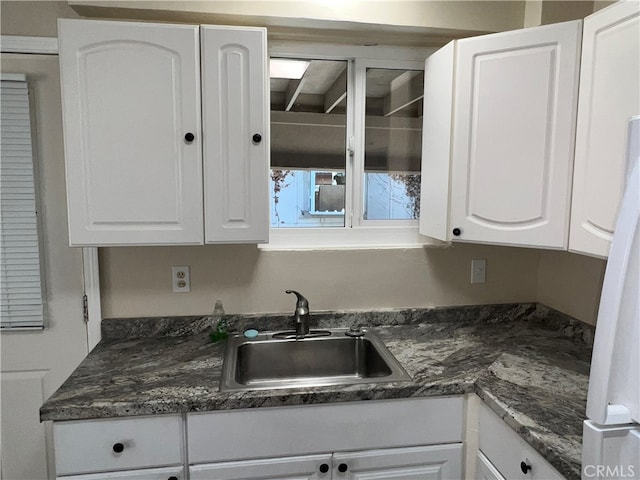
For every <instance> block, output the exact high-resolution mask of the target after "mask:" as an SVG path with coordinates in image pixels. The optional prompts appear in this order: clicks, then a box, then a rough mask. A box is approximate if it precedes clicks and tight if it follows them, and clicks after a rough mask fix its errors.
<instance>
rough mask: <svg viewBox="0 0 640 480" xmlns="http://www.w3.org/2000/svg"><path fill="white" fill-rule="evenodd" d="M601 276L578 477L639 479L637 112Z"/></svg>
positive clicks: (631, 124)
mask: <svg viewBox="0 0 640 480" xmlns="http://www.w3.org/2000/svg"><path fill="white" fill-rule="evenodd" d="M627 172H628V174H627V182H626V188H625V193H624V196H623V199H622V203H621V206H620V211H619V213H618V219H617V222H616V226H615V231H614V235H613V242H612V244H611V250H610V253H609V260H608V262H607V268H606V271H605V276H604V284H603V287H602V296H601V299H600V308H599V310H598V321H597V323H596V334H595V340H594V346H593V356H592V358H591V373H590V377H589V394H588V397H587V420H585V422H584V426H583V437H582V442H583V445H582V478H583V480H586V479H598V480H604V479H606V480H610V479H616V480H618V479H626V480H629V479H634V480H635V479H640V116H637V117H633V118H632V119H631V121H630V122H629V135H628V146H627Z"/></svg>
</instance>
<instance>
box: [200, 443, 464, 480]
mask: <svg viewBox="0 0 640 480" xmlns="http://www.w3.org/2000/svg"><path fill="white" fill-rule="evenodd" d="M461 459H462V444H460V443H456V444H450V445H432V446H426V447H408V448H388V449H380V450H367V451H363V452H349V453H334V454H321V455H307V456H301V457H284V458H269V459H259V460H244V461H237V462H223V463H218V464H205V465H193V466H191V467H190V469H189V472H190V478H191V480H252V479H266V478H269V479H275V478H277V479H280V480H284V479H286V480H302V479H326V480H329V479H332V480H341V479H345V480H346V479H353V480H356V479H357V480H365V479H381V478H384V479H386V480H396V479H398V480H400V479H402V480H412V479H413V480H429V479H434V480H436V479H438V480H439V479H459V478H462V477H461Z"/></svg>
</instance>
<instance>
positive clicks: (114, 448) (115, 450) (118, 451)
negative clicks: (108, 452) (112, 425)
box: [112, 442, 124, 453]
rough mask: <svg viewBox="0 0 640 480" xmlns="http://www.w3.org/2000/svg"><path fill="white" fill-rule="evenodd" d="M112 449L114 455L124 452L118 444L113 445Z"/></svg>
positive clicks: (120, 444) (122, 447) (122, 446)
mask: <svg viewBox="0 0 640 480" xmlns="http://www.w3.org/2000/svg"><path fill="white" fill-rule="evenodd" d="M112 448H113V451H114V452H116V453H122V452H124V445H123V444H122V443H120V442H118V443H114V444H113V447H112Z"/></svg>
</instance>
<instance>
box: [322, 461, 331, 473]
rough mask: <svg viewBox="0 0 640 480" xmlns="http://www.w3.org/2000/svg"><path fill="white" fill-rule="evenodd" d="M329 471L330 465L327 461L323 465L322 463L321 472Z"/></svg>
mask: <svg viewBox="0 0 640 480" xmlns="http://www.w3.org/2000/svg"><path fill="white" fill-rule="evenodd" d="M328 471H329V465H327V464H326V463H323V464H322V465H320V472H322V473H327V472H328Z"/></svg>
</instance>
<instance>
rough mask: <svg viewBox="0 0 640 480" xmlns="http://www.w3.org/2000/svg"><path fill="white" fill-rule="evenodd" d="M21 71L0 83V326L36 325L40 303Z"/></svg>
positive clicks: (28, 134)
mask: <svg viewBox="0 0 640 480" xmlns="http://www.w3.org/2000/svg"><path fill="white" fill-rule="evenodd" d="M25 80H26V79H25V77H24V75H11V74H9V75H7V74H3V75H2V78H1V81H0V84H1V87H0V120H1V124H0V131H1V135H0V137H1V141H0V229H1V230H0V328H2V329H3V330H7V329H15V328H42V327H43V324H44V304H43V291H42V279H41V269H40V267H41V263H40V245H39V241H38V219H37V211H36V188H35V181H34V167H33V150H32V145H31V117H30V111H29V90H28V85H27V82H26V81H25Z"/></svg>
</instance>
